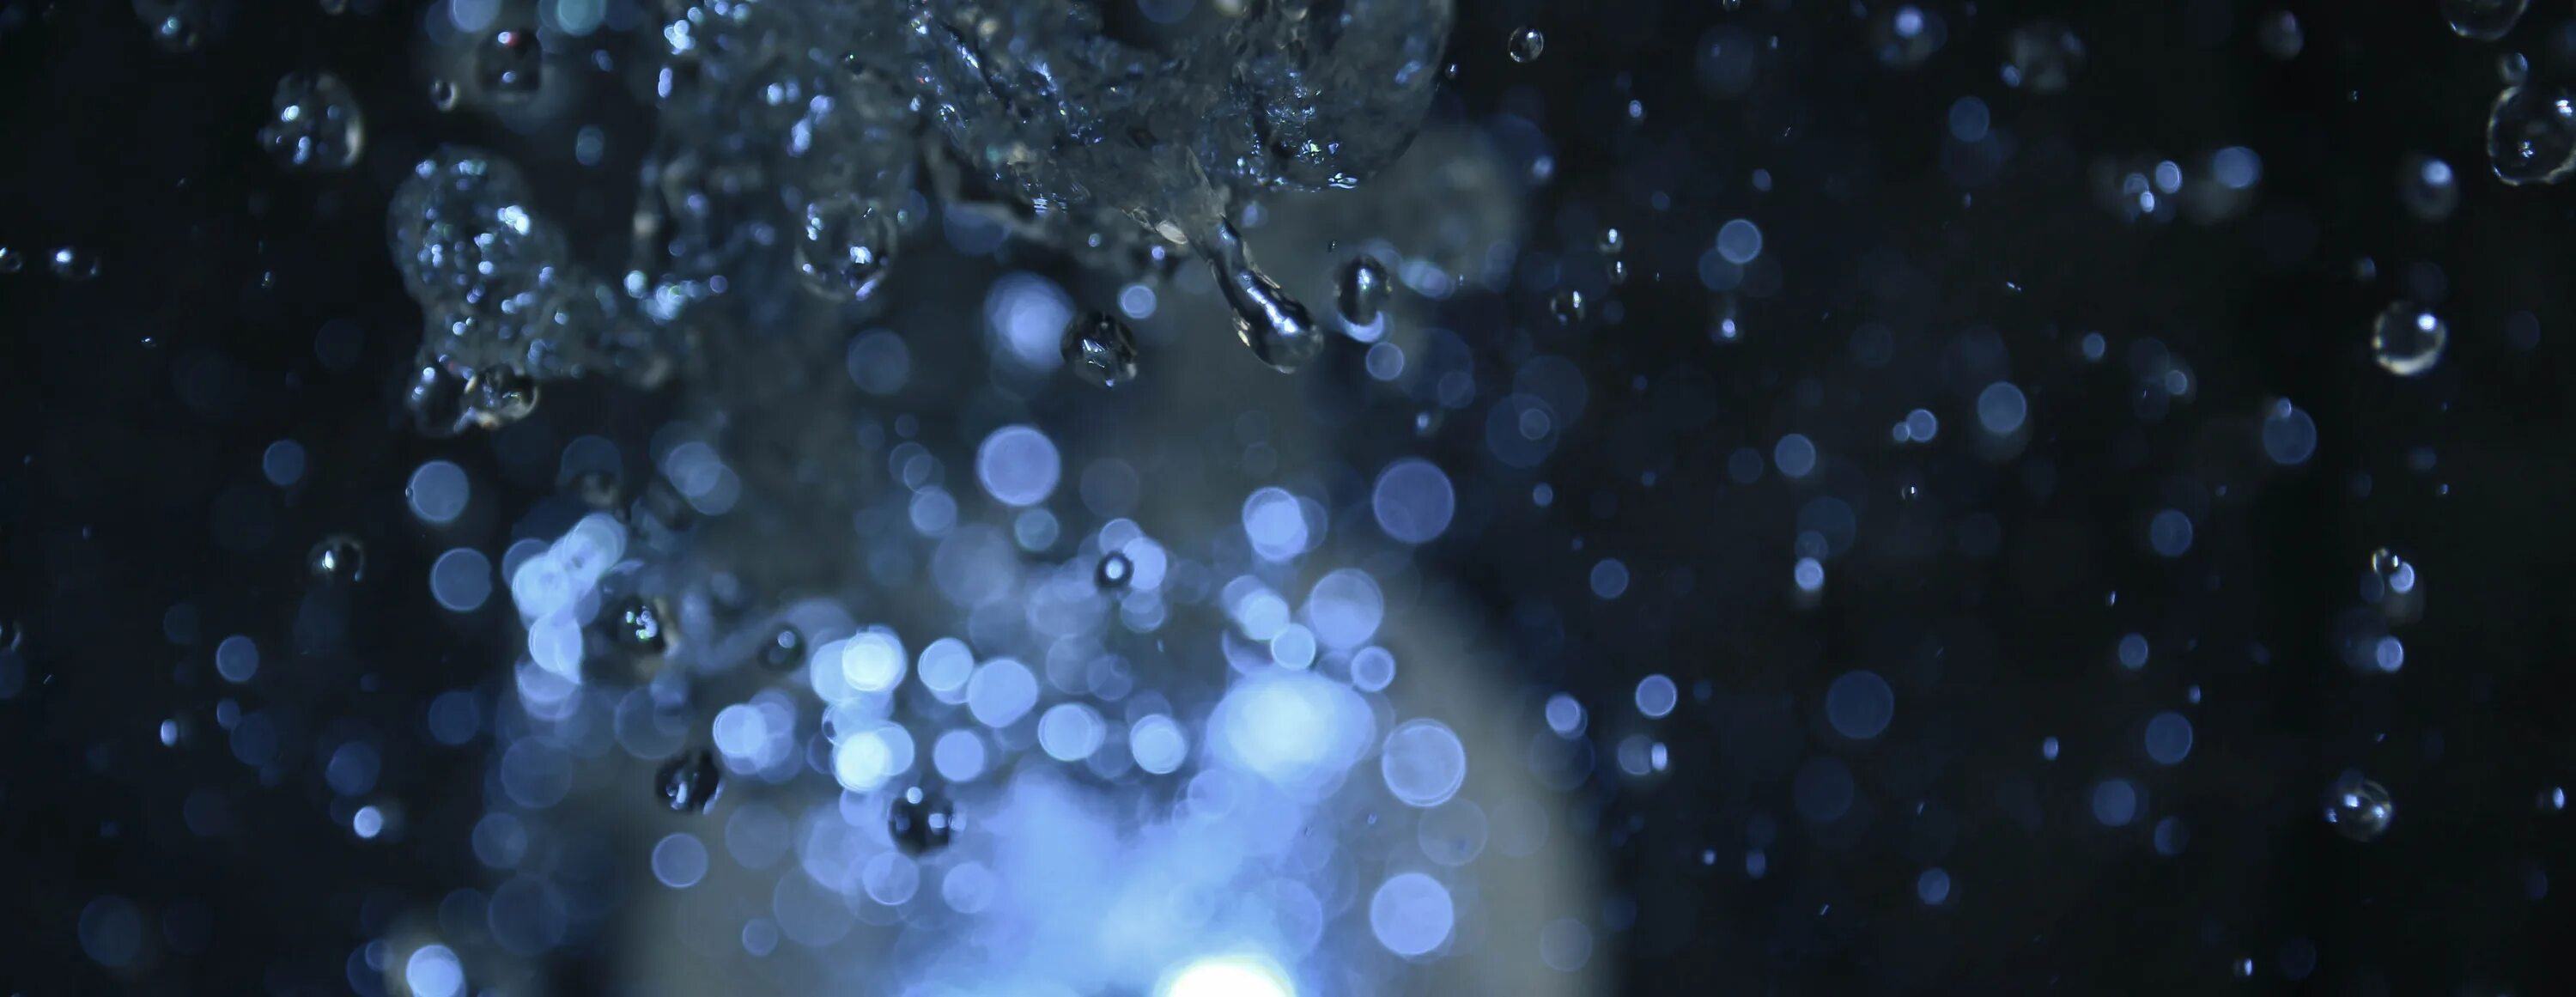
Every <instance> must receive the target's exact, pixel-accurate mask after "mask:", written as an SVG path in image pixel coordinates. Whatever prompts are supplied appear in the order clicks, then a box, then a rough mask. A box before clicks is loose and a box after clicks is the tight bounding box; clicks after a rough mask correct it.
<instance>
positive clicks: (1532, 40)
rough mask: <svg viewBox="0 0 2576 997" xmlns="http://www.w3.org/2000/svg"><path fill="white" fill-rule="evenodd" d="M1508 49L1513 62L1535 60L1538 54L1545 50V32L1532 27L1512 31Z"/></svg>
mask: <svg viewBox="0 0 2576 997" xmlns="http://www.w3.org/2000/svg"><path fill="white" fill-rule="evenodd" d="M1510 51H1511V55H1512V61H1513V62H1520V63H1529V62H1537V61H1538V57H1539V54H1540V53H1543V52H1546V51H1547V32H1544V31H1540V30H1539V29H1537V28H1533V27H1523V28H1521V29H1519V30H1517V31H1514V32H1512V40H1511V49H1510Z"/></svg>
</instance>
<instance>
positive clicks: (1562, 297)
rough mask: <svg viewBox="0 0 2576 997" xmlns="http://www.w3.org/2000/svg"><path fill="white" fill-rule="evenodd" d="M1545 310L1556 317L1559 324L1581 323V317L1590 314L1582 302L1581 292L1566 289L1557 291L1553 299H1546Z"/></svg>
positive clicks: (1585, 304) (1588, 307)
mask: <svg viewBox="0 0 2576 997" xmlns="http://www.w3.org/2000/svg"><path fill="white" fill-rule="evenodd" d="M1547 310H1548V312H1549V313H1551V314H1553V315H1555V316H1556V321H1557V322H1558V323H1559V324H1562V325H1575V324H1577V323H1580V322H1582V321H1583V317H1584V316H1585V315H1587V314H1589V313H1590V311H1591V308H1590V306H1589V304H1587V303H1586V302H1585V301H1584V300H1583V292H1581V291H1577V290H1575V289H1573V288H1571V287H1568V288H1562V289H1560V290H1558V291H1557V292H1556V296H1555V297H1552V298H1549V299H1547Z"/></svg>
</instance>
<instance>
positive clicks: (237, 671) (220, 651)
mask: <svg viewBox="0 0 2576 997" xmlns="http://www.w3.org/2000/svg"><path fill="white" fill-rule="evenodd" d="M215 674H217V675H221V676H223V678H224V681H226V682H233V683H241V682H248V681H250V680H251V677H252V676H254V675H257V674H259V645H258V644H255V643H252V642H251V639H250V638H248V637H245V636H242V635H241V634H234V635H232V636H230V637H226V638H224V642H223V643H221V644H217V645H215Z"/></svg>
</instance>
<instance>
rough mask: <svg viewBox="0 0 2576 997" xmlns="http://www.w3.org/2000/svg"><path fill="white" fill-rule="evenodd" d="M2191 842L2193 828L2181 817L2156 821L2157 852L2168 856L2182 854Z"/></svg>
mask: <svg viewBox="0 0 2576 997" xmlns="http://www.w3.org/2000/svg"><path fill="white" fill-rule="evenodd" d="M2190 843H2191V828H2190V827H2189V826H2187V825H2185V824H2184V823H2183V822H2182V818H2180V817H2166V818H2165V819H2163V820H2160V821H2157V822H2156V854H2158V855H2163V856H2167V857H2171V856H2175V855H2180V854H2182V850H2183V846H2185V845H2188V844H2190Z"/></svg>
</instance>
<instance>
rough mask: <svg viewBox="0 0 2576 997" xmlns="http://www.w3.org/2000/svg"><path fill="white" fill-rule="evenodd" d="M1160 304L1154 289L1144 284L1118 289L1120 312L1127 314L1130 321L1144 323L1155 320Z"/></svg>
mask: <svg viewBox="0 0 2576 997" xmlns="http://www.w3.org/2000/svg"><path fill="white" fill-rule="evenodd" d="M1158 304H1159V302H1157V301H1156V300H1155V297H1154V289H1153V288H1150V287H1147V286H1145V285H1143V284H1129V285H1127V286H1126V287H1123V288H1119V289H1118V310H1119V311H1121V312H1125V313H1126V314H1127V317H1128V318H1129V319H1130V320H1133V321H1137V322H1142V321H1144V320H1146V319H1149V318H1153V317H1154V309H1155V307H1156V306H1157V305H1158Z"/></svg>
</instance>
